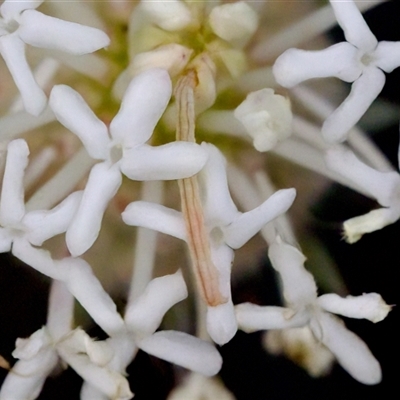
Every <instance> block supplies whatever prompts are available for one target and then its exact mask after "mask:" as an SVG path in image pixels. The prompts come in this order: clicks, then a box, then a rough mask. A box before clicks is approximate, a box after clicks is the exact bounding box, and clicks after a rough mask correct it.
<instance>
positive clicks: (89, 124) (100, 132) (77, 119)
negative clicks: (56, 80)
mask: <svg viewBox="0 0 400 400" xmlns="http://www.w3.org/2000/svg"><path fill="white" fill-rule="evenodd" d="M49 105H50V108H51V109H52V110H53V112H54V114H55V115H56V118H57V119H58V121H59V122H60V123H61V124H63V125H64V126H65V127H66V128H68V129H69V130H70V131H71V132H73V133H75V135H76V136H78V137H79V139H80V140H81V141H82V143H83V145H84V146H85V148H86V150H87V152H88V153H89V155H90V156H91V157H92V158H95V159H100V160H105V159H106V158H107V157H108V153H109V150H108V145H109V144H110V138H109V136H108V129H107V127H106V125H105V124H104V122H103V121H100V120H99V119H98V118H97V117H96V115H95V114H94V112H93V111H92V110H91V109H90V107H89V106H88V105H87V104H86V102H85V100H84V99H83V97H82V96H81V95H80V94H79V93H78V92H76V91H75V90H74V89H72V88H70V87H69V86H66V85H56V86H54V87H53V89H52V91H51V93H50V98H49Z"/></svg>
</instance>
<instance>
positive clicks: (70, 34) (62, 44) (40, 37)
mask: <svg viewBox="0 0 400 400" xmlns="http://www.w3.org/2000/svg"><path fill="white" fill-rule="evenodd" d="M20 23H21V25H20V27H19V29H18V34H19V37H20V38H21V39H22V40H23V41H24V42H25V43H27V44H30V45H32V46H35V47H41V48H45V49H54V50H60V51H65V52H67V53H71V54H75V55H82V54H87V53H93V52H94V51H96V50H99V49H101V48H103V47H106V46H108V45H109V44H110V39H109V37H108V36H107V35H106V34H105V33H104V32H103V31H101V30H100V29H96V28H92V27H89V26H84V25H81V24H76V23H74V22H69V21H64V20H62V19H58V18H54V17H50V16H48V15H44V14H42V13H40V12H38V11H36V10H27V11H25V12H23V13H22V15H21V18H20Z"/></svg>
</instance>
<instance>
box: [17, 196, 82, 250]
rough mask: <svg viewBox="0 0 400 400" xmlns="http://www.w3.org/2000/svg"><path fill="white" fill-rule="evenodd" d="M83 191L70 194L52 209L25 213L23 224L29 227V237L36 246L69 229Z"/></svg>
mask: <svg viewBox="0 0 400 400" xmlns="http://www.w3.org/2000/svg"><path fill="white" fill-rule="evenodd" d="M82 194H83V192H82V191H79V192H74V193H72V194H70V195H69V196H68V197H67V198H66V199H65V200H63V201H62V202H61V203H60V204H59V205H58V206H57V207H54V208H53V209H52V210H49V211H48V210H37V211H31V212H29V213H28V214H26V215H25V217H24V219H23V224H24V225H25V226H26V227H27V228H28V232H27V235H26V237H27V239H28V240H29V242H30V243H32V244H33V245H35V246H41V245H42V243H43V242H44V241H46V240H47V239H50V238H52V237H54V236H56V235H58V234H60V233H63V232H65V231H66V230H67V228H68V226H69V224H70V222H71V220H72V217H73V216H74V214H75V212H76V210H77V208H78V205H79V202H80V201H81V199H82Z"/></svg>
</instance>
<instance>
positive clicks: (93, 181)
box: [66, 162, 122, 257]
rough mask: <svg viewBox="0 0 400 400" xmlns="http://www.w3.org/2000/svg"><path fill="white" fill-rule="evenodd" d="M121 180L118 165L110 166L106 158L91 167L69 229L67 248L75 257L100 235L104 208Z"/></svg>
mask: <svg viewBox="0 0 400 400" xmlns="http://www.w3.org/2000/svg"><path fill="white" fill-rule="evenodd" d="M121 182H122V177H121V173H120V172H119V169H118V166H112V167H110V166H109V164H108V163H106V162H104V163H100V164H96V165H95V166H94V167H93V168H92V170H91V172H90V175H89V180H88V182H87V184H86V187H85V190H84V192H83V197H82V201H81V203H80V205H79V208H78V211H77V212H76V214H75V216H74V218H73V220H72V222H71V225H70V226H69V228H68V230H67V235H66V241H67V246H68V250H69V251H70V253H71V254H72V255H73V256H74V257H77V256H79V255H81V254H83V253H84V252H85V251H86V250H88V249H89V248H90V247H91V246H92V244H93V243H94V242H95V240H96V239H97V236H98V235H99V232H100V228H101V221H102V219H103V215H104V211H105V209H106V208H107V205H108V203H109V202H110V200H111V199H112V198H113V197H114V195H115V194H116V192H117V190H118V188H119V187H120V185H121Z"/></svg>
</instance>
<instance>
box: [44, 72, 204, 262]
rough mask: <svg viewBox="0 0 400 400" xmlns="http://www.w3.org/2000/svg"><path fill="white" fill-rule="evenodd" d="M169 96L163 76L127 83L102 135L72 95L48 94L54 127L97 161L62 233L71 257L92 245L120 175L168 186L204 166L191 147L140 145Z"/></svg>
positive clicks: (67, 91) (58, 89)
mask: <svg viewBox="0 0 400 400" xmlns="http://www.w3.org/2000/svg"><path fill="white" fill-rule="evenodd" d="M171 90H172V89H171V80H170V78H169V75H168V73H167V72H166V71H165V70H162V69H157V68H155V69H151V70H148V71H145V72H143V73H141V74H140V75H138V76H137V77H136V78H134V79H133V80H132V82H131V83H130V85H129V87H128V89H127V91H126V93H125V95H124V99H123V101H122V104H121V108H120V110H119V112H118V114H117V115H116V116H115V118H114V119H113V120H112V122H111V124H110V128H109V129H108V128H107V126H106V125H105V124H104V123H103V122H102V121H101V120H99V119H98V118H97V117H96V116H95V115H94V113H93V112H92V111H91V109H90V108H89V106H88V105H87V104H86V103H85V101H84V100H83V98H82V97H81V96H80V95H79V94H78V93H77V92H75V91H74V90H73V89H71V88H70V87H68V86H64V85H59V86H55V87H54V88H53V90H52V92H51V94H50V107H51V109H52V110H53V111H54V113H55V115H56V117H57V119H58V120H59V122H61V124H63V125H64V126H65V127H67V128H68V129H70V130H71V131H72V132H73V133H75V134H76V135H77V136H78V137H79V138H80V139H81V141H82V142H83V144H84V146H85V148H86V150H87V151H88V153H89V155H90V156H91V157H92V158H94V159H97V160H103V162H101V163H99V164H96V165H95V166H94V167H93V168H92V170H91V172H90V175H89V180H88V182H87V184H86V188H85V190H84V194H83V198H82V201H81V203H80V206H79V209H78V211H77V212H76V214H75V216H74V218H73V220H72V222H71V225H70V226H69V228H68V230H67V237H66V240H67V246H68V249H69V251H70V252H71V254H72V255H73V256H75V257H76V256H79V255H81V254H83V253H84V252H85V251H86V250H88V249H89V248H90V247H91V246H92V244H93V243H94V241H95V240H96V239H97V236H98V234H99V231H100V226H101V221H102V218H103V214H104V211H105V208H106V207H107V204H108V202H109V201H110V200H111V199H112V197H113V196H114V195H115V193H116V192H117V190H118V188H119V186H120V185H121V183H122V176H121V172H122V173H124V174H125V175H126V176H127V177H128V178H130V179H134V180H140V181H142V180H171V179H180V178H186V177H189V176H192V175H194V174H195V173H197V172H198V171H199V170H200V169H201V168H202V167H203V165H204V164H205V162H206V154H205V152H204V151H203V149H201V148H200V146H198V145H196V144H194V143H185V142H174V143H168V144H166V145H163V146H158V147H152V146H150V145H148V144H146V142H147V141H148V140H149V139H150V137H151V135H152V133H153V130H154V128H155V126H156V124H157V122H158V120H159V119H160V117H161V115H162V114H163V112H164V110H165V108H166V107H167V104H168V102H169V99H170V97H171ZM110 136H111V138H110Z"/></svg>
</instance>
